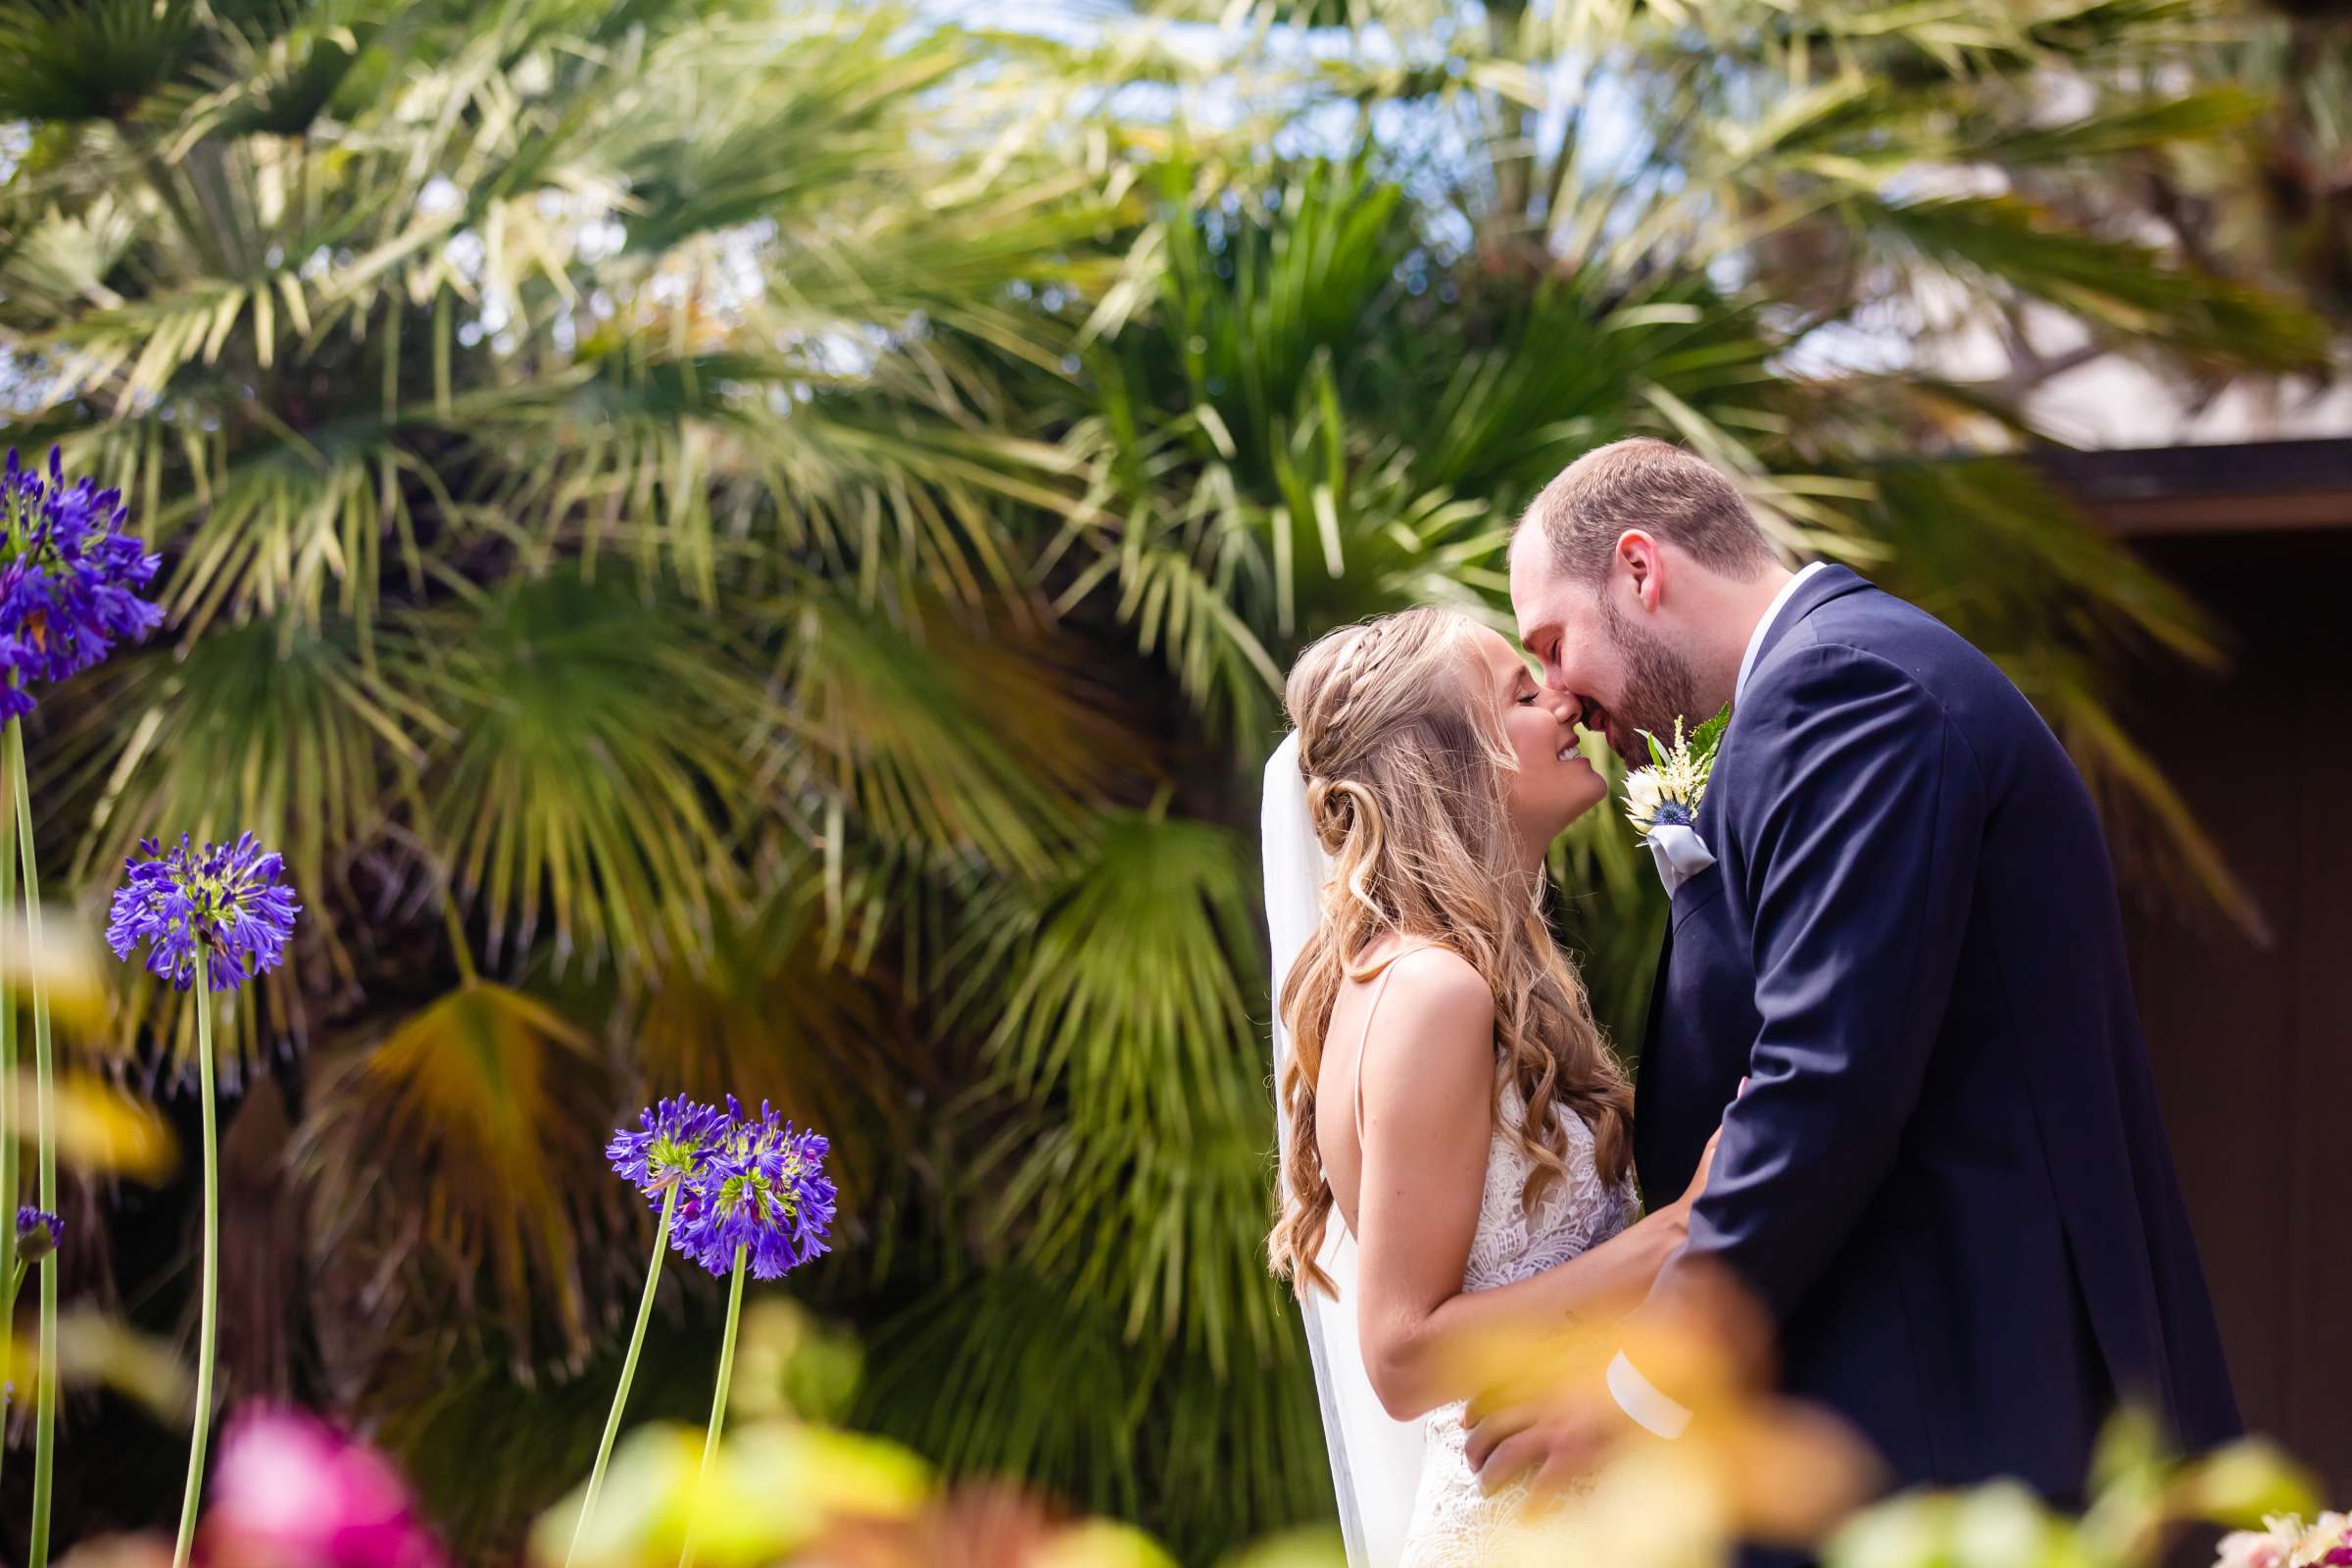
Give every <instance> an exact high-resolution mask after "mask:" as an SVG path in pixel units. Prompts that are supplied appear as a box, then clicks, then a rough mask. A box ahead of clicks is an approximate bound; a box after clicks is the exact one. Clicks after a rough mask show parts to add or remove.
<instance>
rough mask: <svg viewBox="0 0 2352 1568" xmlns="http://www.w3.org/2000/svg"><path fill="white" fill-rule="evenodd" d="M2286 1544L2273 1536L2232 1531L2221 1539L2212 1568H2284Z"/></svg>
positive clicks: (2246, 1531)
mask: <svg viewBox="0 0 2352 1568" xmlns="http://www.w3.org/2000/svg"><path fill="white" fill-rule="evenodd" d="M2286 1552H2287V1547H2286V1544H2285V1543H2284V1542H2281V1541H2279V1540H2278V1538H2277V1537H2275V1536H2270V1535H2258V1534H2256V1533H2255V1532H2253V1531H2251V1530H2239V1531H2234V1532H2232V1533H2231V1534H2229V1535H2227V1536H2224V1537H2223V1538H2222V1544H2221V1555H2220V1556H2219V1557H2218V1558H2217V1559H2216V1560H2215V1562H2214V1568H2286Z"/></svg>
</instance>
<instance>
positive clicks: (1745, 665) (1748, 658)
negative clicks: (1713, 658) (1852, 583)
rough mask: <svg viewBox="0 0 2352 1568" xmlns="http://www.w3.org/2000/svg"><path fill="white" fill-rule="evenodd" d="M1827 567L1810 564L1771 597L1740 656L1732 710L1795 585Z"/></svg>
mask: <svg viewBox="0 0 2352 1568" xmlns="http://www.w3.org/2000/svg"><path fill="white" fill-rule="evenodd" d="M1828 565H1829V563H1828V562H1826V561H1816V562H1814V563H1813V564H1810V565H1807V566H1804V567H1802V568H1800V569H1799V570H1798V571H1797V573H1796V575H1794V576H1792V577H1790V578H1789V580H1788V581H1787V582H1785V583H1783V584H1781V591H1780V592H1779V593H1777V594H1774V595H1773V596H1772V603H1771V604H1770V605H1769V606H1767V607H1766V608H1765V611H1764V614H1763V617H1762V618H1761V619H1759V620H1758V621H1757V622H1756V629H1755V630H1754V631H1753V632H1750V633H1749V634H1748V639H1747V652H1746V653H1745V654H1743V655H1741V656H1740V678H1739V680H1737V681H1735V682H1734V683H1733V685H1732V706H1733V707H1734V708H1737V707H1739V706H1740V698H1742V697H1744V696H1746V695H1747V677H1748V675H1749V674H1750V673H1751V672H1753V671H1754V669H1755V667H1756V654H1757V653H1758V652H1759V651H1760V650H1761V649H1762V648H1763V646H1764V635H1765V633H1767V632H1769V631H1771V630H1772V623H1773V622H1774V621H1776V620H1778V619H1780V618H1781V612H1782V611H1784V610H1786V609H1788V608H1789V598H1790V596H1792V595H1793V594H1794V593H1795V592H1796V589H1797V585H1798V584H1799V583H1802V582H1803V581H1804V580H1805V579H1806V578H1807V577H1810V576H1812V575H1813V574H1814V573H1815V572H1817V571H1822V570H1825V569H1826V568H1827V567H1828Z"/></svg>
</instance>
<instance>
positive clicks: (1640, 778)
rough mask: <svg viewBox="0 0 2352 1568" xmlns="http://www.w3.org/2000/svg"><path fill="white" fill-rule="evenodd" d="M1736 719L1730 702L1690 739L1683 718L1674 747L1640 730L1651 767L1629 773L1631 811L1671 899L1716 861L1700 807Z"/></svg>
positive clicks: (1676, 726)
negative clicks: (1701, 830)
mask: <svg viewBox="0 0 2352 1568" xmlns="http://www.w3.org/2000/svg"><path fill="white" fill-rule="evenodd" d="M1731 721H1732V711H1731V709H1730V708H1729V707H1728V706H1727V707H1726V708H1725V709H1724V710H1723V711H1721V712H1719V713H1717V714H1716V715H1715V716H1714V717H1713V718H1710V719H1708V720H1707V721H1706V722H1705V723H1704V724H1701V725H1699V726H1698V728H1697V729H1695V730H1693V731H1691V734H1690V735H1689V736H1688V737H1686V736H1685V735H1684V734H1683V721H1682V719H1680V718H1679V717H1678V718H1677V719H1676V720H1675V721H1674V741H1673V743H1672V744H1671V745H1668V744H1666V743H1663V742H1661V741H1660V740H1659V739H1658V738H1657V737H1656V736H1655V735H1652V734H1651V733H1650V732H1649V731H1647V730H1642V731H1640V732H1639V733H1640V735H1641V736H1642V739H1643V740H1644V741H1647V742H1648V743H1649V757H1650V765H1649V766H1647V767H1642V768H1636V769H1635V770H1634V771H1633V772H1631V773H1628V774H1627V775H1626V776H1625V815H1626V820H1627V821H1629V822H1631V823H1633V824H1634V826H1635V827H1636V828H1637V829H1638V830H1640V832H1641V834H1642V843H1643V844H1645V845H1647V846H1648V847H1649V854H1650V858H1651V859H1653V860H1655V861H1656V862H1657V867H1658V880H1659V881H1661V882H1663V883H1665V884H1666V896H1667V897H1668V898H1672V897H1673V896H1674V893H1675V890H1676V889H1677V888H1679V887H1681V886H1682V885H1683V884H1684V883H1685V882H1687V881H1689V880H1690V879H1691V877H1694V876H1696V875H1697V874H1698V873H1699V872H1701V871H1703V870H1705V869H1706V868H1707V867H1708V866H1710V865H1713V864H1714V863H1715V856H1714V854H1713V852H1712V851H1710V850H1709V849H1708V848H1707V846H1706V841H1705V840H1703V839H1701V838H1700V837H1699V836H1698V807H1699V803H1700V802H1701V801H1702V800H1704V799H1705V798H1706V793H1707V775H1708V774H1709V773H1710V772H1712V771H1713V770H1714V767H1715V753H1716V750H1717V748H1719V747H1720V746H1722V744H1723V732H1724V730H1725V729H1726V728H1728V727H1729V726H1730V724H1731Z"/></svg>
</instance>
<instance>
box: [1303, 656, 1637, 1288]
mask: <svg viewBox="0 0 2352 1568" xmlns="http://www.w3.org/2000/svg"><path fill="white" fill-rule="evenodd" d="M1474 630H1475V623H1474V622H1473V621H1471V620H1470V619H1469V618H1468V617H1467V616H1465V615H1462V614H1459V613H1455V612H1452V611H1446V610H1433V609H1423V610H1407V611H1404V612H1402V613H1397V614H1394V615H1384V616H1382V617H1381V618H1379V619H1377V620H1372V621H1367V622H1364V623H1363V624H1361V625H1355V626H1348V627H1344V628H1342V629H1341V630H1339V631H1335V632H1333V633H1331V634H1330V635H1329V636H1327V637H1324V638H1323V639H1321V640H1320V641H1318V642H1317V643H1316V644H1315V645H1314V646H1313V647H1311V648H1309V649H1308V650H1307V651H1306V652H1305V653H1303V654H1301V655H1300V656H1299V662H1298V663H1296V664H1294V665H1293V666H1292V667H1291V677H1290V681H1289V684H1288V685H1287V686H1286V687H1285V688H1284V691H1283V706H1284V708H1285V709H1287V710H1288V711H1289V713H1290V718H1291V724H1292V726H1293V727H1294V728H1295V729H1297V730H1298V732H1299V770H1300V771H1301V772H1302V773H1304V774H1305V776H1306V804H1307V812H1308V816H1309V818H1310V819H1311V820H1312V821H1313V823H1314V824H1315V834H1316V836H1317V837H1318V838H1319V839H1320V840H1321V841H1322V844H1323V848H1324V850H1325V851H1326V852H1327V853H1328V854H1329V855H1330V856H1331V858H1332V868H1331V879H1330V880H1329V881H1328V882H1327V883H1326V884H1325V885H1324V889H1323V908H1322V918H1321V919H1320V920H1319V921H1317V922H1316V925H1315V931H1314V934H1313V935H1312V936H1310V937H1309V938H1307V942H1306V947H1305V948H1304V950H1303V951H1301V952H1300V953H1299V957H1298V960H1297V961H1296V962H1295V963H1294V964H1293V965H1292V967H1291V972H1290V978H1289V980H1288V981H1287V982H1285V984H1284V986H1283V988H1282V997H1281V999H1280V1005H1281V1008H1282V1018H1283V1022H1284V1024H1285V1025H1286V1026H1287V1027H1288V1028H1289V1030H1290V1033H1291V1054H1290V1058H1289V1059H1288V1060H1287V1061H1285V1062H1284V1063H1283V1068H1282V1077H1281V1082H1280V1084H1279V1085H1278V1089H1277V1092H1278V1094H1279V1095H1280V1097H1281V1100H1282V1106H1283V1110H1284V1113H1285V1115H1286V1116H1287V1117H1288V1132H1287V1134H1286V1136H1285V1138H1284V1140H1283V1148H1282V1175H1283V1187H1284V1197H1283V1200H1282V1203H1281V1207H1280V1209H1279V1211H1278V1213H1277V1215H1276V1218H1275V1223H1274V1230H1273V1234H1272V1235H1271V1236H1270V1237H1268V1238H1267V1242H1266V1250H1267V1252H1268V1254H1269V1256H1270V1260H1271V1262H1272V1266H1273V1270H1274V1273H1275V1275H1276V1276H1277V1277H1278V1278H1283V1279H1288V1280H1290V1281H1292V1282H1293V1284H1294V1286H1295V1287H1296V1288H1297V1290H1298V1291H1299V1294H1300V1295H1301V1296H1303V1295H1305V1293H1306V1292H1307V1291H1308V1290H1309V1289H1310V1288H1319V1289H1321V1290H1322V1291H1323V1292H1324V1293H1325V1294H1326V1295H1329V1294H1331V1293H1332V1283H1331V1280H1330V1278H1329V1276H1327V1275H1326V1274H1325V1273H1324V1272H1323V1270H1322V1268H1321V1267H1320V1266H1319V1265H1318V1264H1317V1262H1316V1257H1317V1256H1318V1254H1319V1253H1320V1252H1321V1250H1322V1247H1323V1233H1324V1230H1325V1228H1326V1227H1327V1226H1328V1225H1329V1223H1330V1220H1331V1212H1332V1206H1333V1200H1332V1193H1331V1182H1330V1180H1329V1178H1328V1177H1327V1176H1326V1175H1325V1174H1324V1170H1323V1161H1322V1157H1321V1154H1320V1153H1319V1152H1318V1150H1317V1147H1316V1143H1315V1085H1316V1082H1317V1080H1318V1079H1319V1078H1320V1077H1321V1075H1322V1071H1323V1049H1324V1044H1325V1039H1324V1036H1325V1031H1326V1030H1327V1029H1328V1027H1329V1025H1330V1023H1331V1010H1332V1005H1333V1004H1334V1002H1336V1001H1337V1000H1338V997H1339V994H1340V987H1341V986H1342V985H1344V984H1345V983H1346V982H1348V980H1350V979H1364V978H1368V977H1369V976H1370V975H1371V974H1372V973H1373V972H1374V968H1373V966H1369V965H1366V964H1364V963H1362V962H1361V961H1360V957H1359V956H1360V955H1362V954H1363V953H1364V952H1365V951H1366V950H1367V949H1369V948H1370V947H1371V946H1372V944H1373V943H1374V942H1375V941H1377V940H1378V939H1379V938H1381V937H1382V936H1385V935H1387V934H1389V933H1391V932H1395V933H1397V934H1398V935H1399V936H1404V937H1409V938H1419V939H1423V940H1435V941H1440V942H1443V943H1444V944H1445V946H1446V947H1447V948H1449V949H1451V950H1452V951H1453V952H1454V953H1457V954H1459V955H1460V956H1462V957H1463V958H1464V959H1466V960H1468V962H1469V963H1470V965H1471V966H1472V967H1473V968H1475V969H1476V970H1477V971H1478V972H1479V974H1480V976H1481V977H1483V978H1484V979H1485V980H1486V982H1487V985H1488V988H1489V989H1490V990H1492V991H1493V992H1494V995H1495V1083H1496V1089H1497V1092H1498V1093H1499V1090H1500V1086H1501V1083H1502V1081H1503V1079H1504V1077H1505V1076H1506V1075H1507V1077H1508V1079H1509V1081H1510V1082H1511V1083H1512V1084H1513V1085H1514V1086H1515V1087H1516V1088H1517V1089H1518V1091H1519V1098H1520V1101H1521V1103H1523V1104H1524V1105H1525V1106H1526V1115H1525V1116H1524V1117H1523V1118H1522V1119H1521V1121H1520V1123H1519V1125H1518V1126H1517V1127H1515V1128H1511V1129H1509V1134H1510V1136H1511V1137H1512V1139H1513V1140H1514V1141H1515V1142H1516V1143H1517V1144H1518V1146H1519V1148H1520V1149H1522V1150H1523V1151H1525V1152H1526V1153H1527V1155H1528V1156H1529V1158H1530V1159H1532V1160H1533V1161H1534V1163H1535V1172H1534V1174H1533V1176H1532V1177H1531V1178H1530V1179H1529V1182H1528V1187H1527V1191H1526V1193H1525V1194H1524V1195H1522V1201H1524V1202H1525V1203H1526V1204H1528V1206H1529V1207H1530V1208H1532V1207H1533V1206H1534V1205H1535V1203H1536V1202H1537V1201H1538V1200H1539V1199H1540V1198H1541V1197H1542V1196H1543V1194H1544V1191H1545V1189H1546V1186H1547V1184H1549V1183H1551V1182H1556V1181H1563V1180H1565V1179H1566V1178H1567V1162H1566V1154H1567V1142H1566V1139H1565V1136H1564V1135H1563V1133H1562V1131H1561V1128H1560V1123H1559V1121H1558V1119H1557V1114H1558V1113H1559V1112H1560V1111H1562V1110H1565V1111H1568V1112H1571V1113H1573V1114H1575V1115H1578V1116H1582V1117H1583V1118H1584V1120H1585V1124H1586V1125H1587V1126H1589V1127H1590V1128H1591V1129H1592V1130H1593V1144H1594V1146H1595V1152H1596V1153H1597V1155H1598V1162H1599V1166H1600V1174H1601V1177H1602V1179H1603V1180H1605V1181H1608V1182H1610V1183H1612V1184H1614V1183H1615V1182H1617V1181H1618V1180H1619V1179H1620V1178H1622V1177H1623V1175H1624V1174H1625V1170H1626V1166H1627V1163H1628V1161H1629V1159H1630V1157H1631V1155H1630V1146H1631V1143H1632V1129H1633V1109H1634V1097H1633V1091H1632V1089H1631V1088H1629V1087H1628V1086H1627V1084H1626V1081H1625V1073H1624V1071H1623V1069H1622V1068H1620V1067H1619V1065H1618V1063H1617V1059H1616V1058H1615V1057H1614V1056H1613V1055H1611V1054H1610V1053H1609V1049H1608V1046H1607V1043H1606V1042H1605V1041H1604V1039H1603V1038H1602V1036H1601V1032H1600V1027H1599V1025H1598V1024H1596V1023H1595V1022H1594V1021H1593V1009H1592V1005H1591V1003H1590V1002H1589V1001H1588V1000H1587V998H1586V996H1585V987H1584V982H1583V981H1582V980H1581V979H1579V978H1578V976H1577V972H1576V969H1575V967H1574V966H1573V965H1572V964H1570V963H1569V961H1568V959H1567V957H1566V956H1565V955H1563V954H1562V953H1561V952H1560V951H1559V949H1558V948H1557V947H1555V946H1554V945H1553V943H1552V940H1551V932H1550V930H1549V929H1548V927H1547V926H1546V925H1545V923H1544V915H1543V911H1542V909H1541V907H1540V906H1539V903H1538V900H1539V899H1540V897H1541V894H1542V884H1541V882H1540V881H1538V880H1531V879H1530V878H1529V877H1528V875H1527V872H1526V868H1525V865H1524V863H1523V861H1522V860H1521V858H1520V854H1519V850H1518V847H1517V846H1516V845H1515V844H1514V842H1513V839H1512V834H1511V828H1510V815H1509V809H1508V805H1507V789H1508V783H1509V774H1510V773H1511V772H1512V770H1514V769H1515V768H1516V767H1517V765H1518V764H1517V760H1516V759H1515V758H1514V757H1513V756H1512V753H1511V748H1510V745H1509V742H1508V740H1507V738H1506V737H1505V736H1504V734H1503V730H1502V723H1501V719H1500V717H1499V715H1498V714H1497V713H1496V711H1495V705H1494V704H1492V703H1490V702H1488V701H1486V700H1485V698H1484V695H1483V683H1481V682H1480V681H1479V680H1478V679H1477V674H1478V672H1479V670H1480V667H1481V666H1480V665H1479V663H1478V662H1477V654H1476V650H1475V647H1474V645H1473V643H1472V641H1471V638H1472V634H1473V632H1474Z"/></svg>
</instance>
